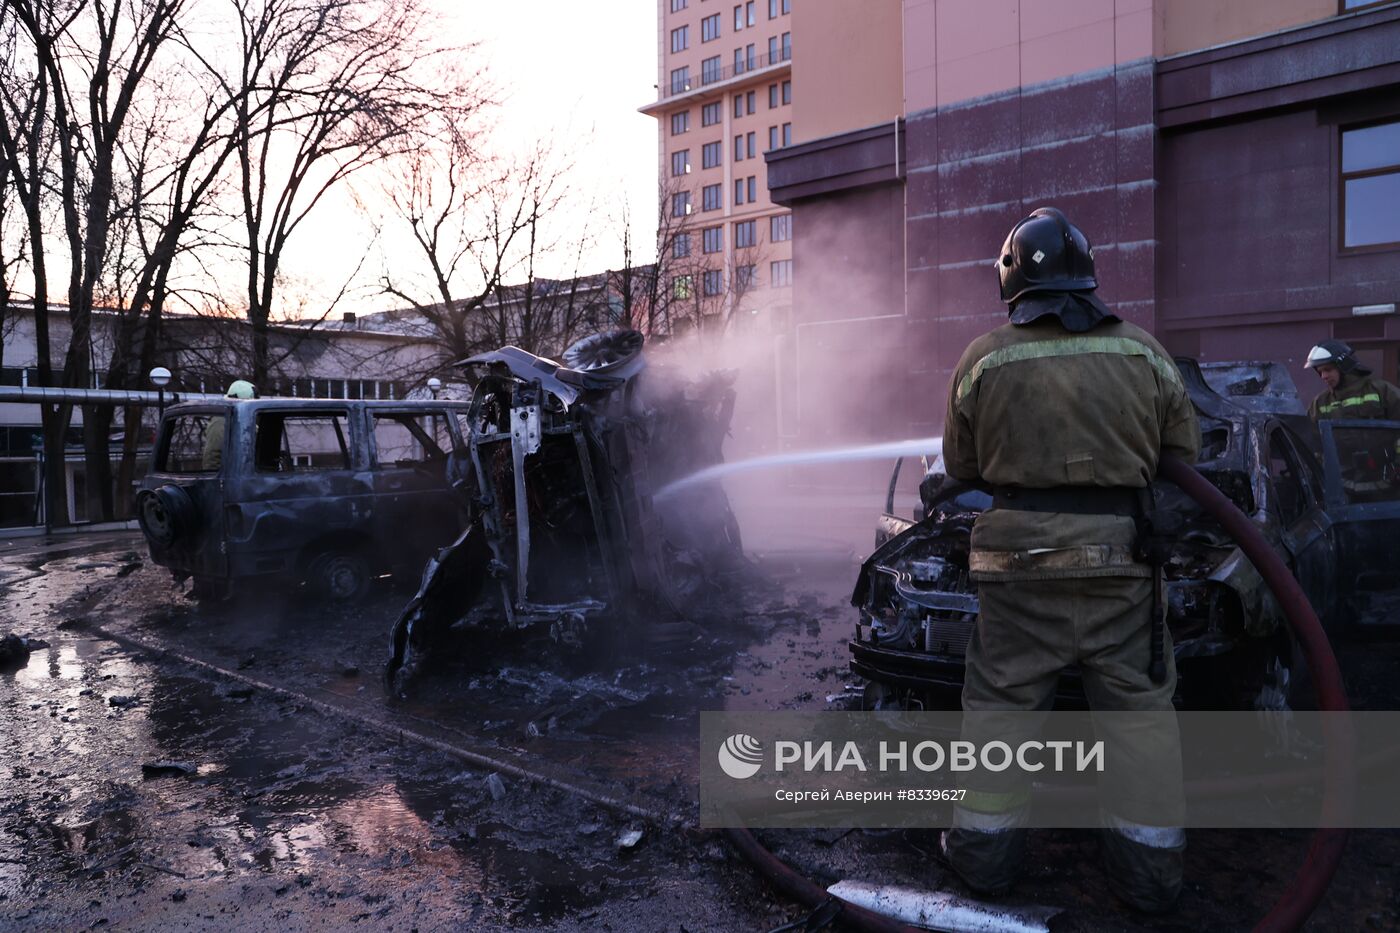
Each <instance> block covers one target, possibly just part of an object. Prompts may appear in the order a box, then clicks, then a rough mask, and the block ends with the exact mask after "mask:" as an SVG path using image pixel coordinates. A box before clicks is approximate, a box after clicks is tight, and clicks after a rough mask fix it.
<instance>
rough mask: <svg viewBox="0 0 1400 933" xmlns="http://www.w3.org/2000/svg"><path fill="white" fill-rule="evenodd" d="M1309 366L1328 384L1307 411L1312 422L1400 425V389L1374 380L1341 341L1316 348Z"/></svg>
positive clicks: (1327, 342) (1312, 351)
mask: <svg viewBox="0 0 1400 933" xmlns="http://www.w3.org/2000/svg"><path fill="white" fill-rule="evenodd" d="M1306 365H1307V367H1308V369H1312V370H1316V371H1317V374H1318V376H1319V377H1320V378H1321V379H1322V381H1323V382H1324V383H1326V384H1327V388H1326V389H1324V390H1323V391H1322V393H1321V394H1319V395H1318V397H1317V398H1315V399H1313V403H1312V406H1311V407H1310V408H1309V409H1308V414H1309V415H1311V416H1312V420H1313V421H1355V420H1359V419H1374V420H1377V421H1400V389H1397V388H1395V386H1393V385H1391V384H1390V383H1388V382H1386V381H1385V380H1384V379H1377V378H1376V377H1374V376H1372V375H1371V371H1370V370H1369V369H1367V368H1366V367H1364V366H1362V365H1361V364H1360V363H1359V362H1358V361H1357V359H1356V352H1355V351H1354V350H1352V348H1351V347H1349V346H1347V345H1346V344H1345V343H1343V342H1342V341H1340V340H1324V341H1323V342H1322V343H1320V344H1318V345H1317V346H1315V347H1313V348H1312V350H1311V351H1310V352H1309V353H1308V362H1307V364H1306Z"/></svg>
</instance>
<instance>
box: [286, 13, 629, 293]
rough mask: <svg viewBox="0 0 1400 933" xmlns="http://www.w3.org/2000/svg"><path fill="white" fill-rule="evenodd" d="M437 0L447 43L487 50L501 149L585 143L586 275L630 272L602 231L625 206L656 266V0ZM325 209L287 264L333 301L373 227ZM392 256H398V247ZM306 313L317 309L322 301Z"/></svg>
mask: <svg viewBox="0 0 1400 933" xmlns="http://www.w3.org/2000/svg"><path fill="white" fill-rule="evenodd" d="M435 2H436V4H437V7H438V9H439V10H440V13H441V16H442V17H443V19H444V21H445V22H446V24H447V25H448V27H449V28H450V29H452V30H453V34H452V35H451V36H449V37H447V38H446V41H447V42H450V43H454V44H462V45H465V44H467V43H470V42H477V43H479V55H480V60H481V61H482V62H483V63H484V64H485V65H486V67H487V69H488V71H489V73H490V75H491V78H492V80H493V81H494V82H495V84H496V86H497V87H498V88H499V89H500V91H501V96H502V98H503V101H504V106H503V107H501V108H500V109H499V111H498V112H497V114H496V119H497V121H498V122H497V126H498V133H499V134H500V135H501V137H502V138H500V139H498V140H496V141H495V142H496V143H499V144H500V145H501V146H502V147H503V148H507V149H515V148H520V149H524V148H528V147H529V146H530V145H531V143H532V142H533V141H534V140H536V139H539V138H541V137H547V138H551V139H555V140H562V141H566V142H570V143H571V142H572V141H574V140H586V143H585V144H584V145H577V146H574V145H571V146H570V152H569V154H570V156H571V157H572V158H573V159H574V162H575V166H576V167H575V170H574V172H573V174H572V176H571V183H572V188H573V189H574V190H575V192H576V196H575V197H574V199H573V202H572V204H571V207H570V210H569V213H568V214H567V216H566V217H564V218H561V220H562V221H563V227H564V235H565V236H566V237H568V238H569V239H570V240H577V239H578V238H579V237H580V236H582V235H583V233H584V231H585V230H586V229H590V228H591V229H592V230H593V231H594V235H595V237H596V239H597V240H598V242H597V244H596V246H595V247H594V248H593V249H592V250H591V252H590V254H588V255H586V256H585V258H584V260H583V262H582V263H581V265H582V271H584V272H599V271H602V270H604V269H607V268H609V267H616V266H618V265H620V264H621V256H622V251H621V246H620V240H619V238H618V236H617V234H616V231H615V230H614V229H613V228H612V227H611V226H609V227H608V228H607V229H604V226H605V225H606V223H607V220H608V218H610V217H620V216H621V215H622V213H623V212H622V210H621V203H622V202H623V201H624V200H625V202H626V204H627V207H628V210H630V213H631V217H632V228H633V236H634V242H635V245H634V249H635V250H636V251H637V255H636V257H635V261H638V262H648V261H650V260H651V259H652V258H653V253H654V244H653V242H652V241H653V239H654V236H655V230H656V216H655V214H656V190H657V187H656V186H657V177H656V172H657V156H656V152H657V130H656V120H655V118H653V117H649V116H645V115H643V114H640V113H638V112H637V108H638V107H640V106H642V105H643V104H646V103H648V102H650V101H652V100H654V99H655V96H656V88H655V84H656V67H657V65H656V56H657V39H656V30H657V21H656V18H657V8H656V3H655V0H607V2H603V3H585V2H579V0H506V2H483V0H459V2H456V3H454V2H452V0H435ZM321 207H322V208H324V210H320V211H319V213H320V215H321V216H319V217H316V218H314V219H315V221H316V223H315V225H314V227H313V226H308V227H307V228H305V229H303V230H300V231H298V233H297V236H296V237H295V238H294V240H293V242H292V243H291V244H289V247H288V255H287V261H286V262H285V263H284V268H285V269H286V270H287V272H289V273H291V274H292V275H293V276H296V277H297V278H298V279H300V280H301V284H302V286H303V288H304V289H305V291H306V292H307V293H309V294H310V295H311V296H319V295H326V296H329V295H330V294H331V293H333V292H334V290H335V289H336V288H338V287H339V283H340V282H341V281H343V280H344V279H345V277H347V276H348V275H349V274H350V272H351V271H352V270H353V269H354V265H355V261H356V260H357V259H358V258H359V255H358V253H357V249H356V241H355V238H354V237H351V236H348V234H349V231H350V230H352V229H355V228H357V227H359V228H361V229H364V227H365V222H364V218H363V216H361V215H360V212H359V211H358V209H357V208H355V207H354V206H353V205H352V204H351V203H350V199H349V198H348V197H343V198H338V199H337V200H336V202H335V203H333V204H332V203H323V204H322V205H321ZM310 223H311V219H308V224H310ZM298 241H299V242H298ZM361 242H363V238H361ZM384 248H385V249H386V250H387V251H389V255H390V256H391V257H393V256H394V255H395V253H394V249H395V248H396V247H395V246H394V245H393V243H392V241H386V244H385V247H384ZM360 252H362V250H361V251H360ZM409 258H410V257H408V256H405V261H408V260H409ZM561 262H562V260H561ZM573 265H574V262H573V259H572V257H569V260H568V262H567V264H566V265H561V267H559V268H554V269H550V268H545V269H542V270H539V271H540V274H544V275H558V276H563V275H568V274H571V272H572V268H573ZM378 266H379V261H378V260H377V259H370V260H369V261H368V262H367V264H366V266H365V270H364V271H365V273H366V275H368V276H369V277H370V278H371V279H372V278H373V277H374V276H373V273H374V271H375V270H376V269H377V268H378ZM312 270H315V271H312ZM392 305H393V302H391V301H389V300H388V299H385V298H373V297H371V296H369V295H368V294H362V295H361V296H360V297H358V298H357V299H355V300H353V301H349V302H347V303H345V304H343V305H342V306H340V307H341V308H343V309H344V310H357V311H361V312H367V311H373V310H384V309H386V308H388V307H391V306H392ZM308 310H314V303H313V308H310V309H308Z"/></svg>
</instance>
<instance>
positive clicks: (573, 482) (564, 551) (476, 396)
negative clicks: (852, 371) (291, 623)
mask: <svg viewBox="0 0 1400 933" xmlns="http://www.w3.org/2000/svg"><path fill="white" fill-rule="evenodd" d="M641 347H642V335H641V334H639V333H637V332H635V331H617V332H613V333H609V334H600V335H596V336H595V337H591V338H586V339H585V340H582V341H580V342H579V343H577V344H575V345H574V346H573V347H571V348H570V349H569V350H568V351H566V353H565V362H566V363H567V364H568V365H560V364H559V363H556V362H554V361H552V360H548V359H544V358H541V357H537V356H534V355H532V354H530V353H527V352H525V351H523V350H520V349H518V348H515V347H505V348H502V349H500V350H497V351H494V352H491V353H486V354H482V355H479V356H475V357H472V358H471V359H469V360H466V361H465V362H464V363H463V366H464V367H465V368H466V370H467V371H468V374H469V376H470V377H471V379H472V381H473V382H474V389H473V393H472V400H471V404H470V408H469V411H468V414H467V424H468V432H467V450H468V457H467V460H466V469H467V476H466V477H465V479H464V480H463V482H462V484H461V488H462V489H463V491H464V493H465V494H466V499H465V502H466V507H467V510H468V517H467V522H466V526H465V528H466V530H465V531H463V532H462V534H461V535H460V536H459V537H458V538H457V540H456V541H454V542H453V543H452V544H451V545H450V546H448V547H446V548H444V549H443V550H442V551H441V552H440V553H439V554H438V555H437V556H436V557H435V558H434V559H433V560H431V561H430V562H429V564H428V566H427V568H426V570H425V571H424V573H423V582H422V586H421V588H420V590H419V591H418V593H417V595H416V596H415V597H414V598H413V600H412V601H411V602H410V603H409V604H408V606H407V607H406V608H405V610H404V612H403V614H402V616H401V617H400V618H399V619H398V621H397V622H396V623H395V625H394V627H393V631H392V636H391V657H390V660H389V663H388V666H387V669H386V675H387V678H388V681H389V684H390V687H391V689H393V690H394V691H395V692H400V693H401V692H403V690H404V689H405V687H406V685H407V684H408V683H409V682H410V681H411V679H412V677H413V676H414V674H415V673H416V672H417V671H418V670H419V669H420V667H421V665H422V664H423V663H424V661H425V659H426V658H427V657H428V656H429V655H431V654H432V653H433V651H434V650H436V649H437V648H438V647H440V646H441V645H442V643H443V641H444V636H445V633H446V632H447V630H448V629H450V628H452V627H453V626H454V625H457V624H458V623H462V624H464V625H465V626H467V627H474V626H489V627H492V628H495V629H497V630H504V631H513V630H520V629H525V628H527V627H534V626H539V627H543V626H547V627H548V630H549V632H550V633H551V634H552V635H553V636H554V637H555V638H556V639H557V640H560V641H564V642H569V643H577V642H579V641H580V640H581V639H582V638H583V636H584V633H585V629H586V628H587V627H588V626H589V625H590V622H591V620H594V619H598V618H606V619H607V621H608V622H609V624H612V625H614V626H619V625H620V626H625V625H626V624H627V622H628V621H629V620H634V619H640V618H642V617H646V619H647V620H648V621H647V624H653V623H654V622H655V621H656V619H657V618H658V617H659V616H660V617H665V616H671V617H673V618H674V617H683V616H684V613H683V612H682V606H683V604H684V603H685V602H686V601H687V600H688V599H689V598H690V597H691V596H692V595H694V593H695V592H696V591H697V590H698V589H699V588H700V587H702V586H704V585H705V582H706V577H707V575H708V574H710V573H711V572H712V571H713V570H714V569H716V568H719V567H723V566H725V565H726V564H728V563H730V562H732V561H734V560H736V559H738V558H739V557H740V555H741V553H742V551H741V546H740V542H739V537H738V528H737V524H736V523H735V521H734V517H733V514H732V513H731V511H730V509H729V505H728V500H727V499H726V498H725V496H724V493H723V492H722V490H720V489H719V488H718V487H717V486H710V487H708V488H700V489H697V490H694V491H687V492H685V493H683V494H680V495H677V496H675V497H672V498H669V499H668V500H667V502H666V507H665V508H660V507H658V505H657V504H656V503H655V502H654V501H653V493H654V492H655V491H656V490H658V489H660V488H661V487H663V486H665V485H666V484H667V483H668V482H670V481H671V480H673V479H677V478H679V477H681V476H683V475H686V474H688V473H690V472H693V471H695V470H697V469H700V468H702V467H705V466H708V465H710V464H713V463H716V462H718V461H719V460H720V458H721V444H722V442H723V439H724V437H725V436H726V435H727V433H728V429H729V421H730V417H731V415H732V412H733V406H734V390H733V385H732V383H733V375H732V374H728V373H723V372H720V373H713V374H711V375H709V376H706V377H703V378H701V379H698V380H683V379H679V378H667V377H666V376H665V375H663V374H662V373H659V372H657V371H655V370H646V367H645V366H644V360H643V357H642V353H641ZM644 370H646V371H645V372H644Z"/></svg>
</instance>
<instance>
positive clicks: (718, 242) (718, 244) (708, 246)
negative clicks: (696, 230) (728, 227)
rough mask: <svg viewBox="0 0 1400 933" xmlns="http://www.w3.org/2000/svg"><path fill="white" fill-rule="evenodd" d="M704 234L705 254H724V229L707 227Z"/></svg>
mask: <svg viewBox="0 0 1400 933" xmlns="http://www.w3.org/2000/svg"><path fill="white" fill-rule="evenodd" d="M702 233H703V237H704V240H703V243H702V246H703V248H704V250H705V252H707V253H722V252H724V228H723V227H706V228H705V229H704V231H702Z"/></svg>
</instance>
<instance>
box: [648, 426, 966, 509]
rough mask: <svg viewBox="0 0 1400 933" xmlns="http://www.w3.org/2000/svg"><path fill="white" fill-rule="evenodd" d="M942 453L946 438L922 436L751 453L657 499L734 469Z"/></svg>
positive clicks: (669, 487) (681, 482)
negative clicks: (751, 454)
mask: <svg viewBox="0 0 1400 933" xmlns="http://www.w3.org/2000/svg"><path fill="white" fill-rule="evenodd" d="M941 453H943V438H941V437H922V438H916V439H912V440H906V441H887V442H885V443H882V444H863V445H860V446H856V447H831V448H827V449H824V450H794V451H789V452H788V453H785V454H770V455H769V456H766V457H750V458H749V459H747V460H736V461H734V462H733V463H717V464H715V465H714V466H710V467H706V468H705V469H703V470H700V471H698V472H695V473H692V474H690V475H689V476H683V477H681V478H680V479H678V480H675V481H673V482H671V483H668V484H666V485H665V486H663V487H661V489H659V490H657V493H656V496H655V498H656V499H658V500H659V499H665V498H666V497H667V496H670V495H673V494H674V493H677V492H680V491H681V490H682V489H686V488H688V487H690V486H694V485H695V484H697V483H708V482H712V481H714V480H718V479H723V478H724V477H726V476H729V475H730V474H732V473H748V472H751V471H753V470H767V469H771V468H773V467H784V466H805V465H809V464H811V465H815V464H818V463H851V462H854V461H858V460H888V459H889V458H891V457H917V456H927V457H928V458H929V459H932V458H934V457H936V456H938V455H939V454H941Z"/></svg>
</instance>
